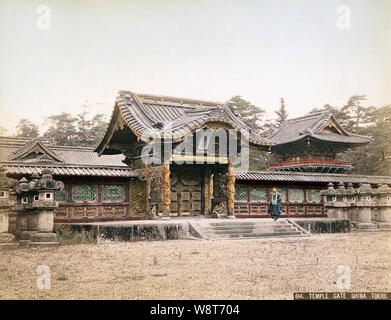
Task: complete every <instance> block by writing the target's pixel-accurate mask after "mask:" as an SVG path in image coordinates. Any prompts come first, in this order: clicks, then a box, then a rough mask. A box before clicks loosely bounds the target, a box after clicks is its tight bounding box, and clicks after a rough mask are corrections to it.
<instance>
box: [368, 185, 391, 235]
mask: <svg viewBox="0 0 391 320" xmlns="http://www.w3.org/2000/svg"><path fill="white" fill-rule="evenodd" d="M374 206H375V209H376V210H375V211H374V214H373V215H372V218H373V219H372V220H374V221H375V222H376V223H377V225H378V226H379V228H380V229H387V230H389V229H391V188H390V187H389V186H387V185H385V184H383V185H381V186H380V187H379V188H378V189H377V190H376V199H375V204H374Z"/></svg>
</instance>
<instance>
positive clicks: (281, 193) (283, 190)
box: [277, 188, 286, 202]
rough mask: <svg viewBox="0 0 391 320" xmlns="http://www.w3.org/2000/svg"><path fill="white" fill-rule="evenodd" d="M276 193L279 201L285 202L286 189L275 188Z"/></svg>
mask: <svg viewBox="0 0 391 320" xmlns="http://www.w3.org/2000/svg"><path fill="white" fill-rule="evenodd" d="M277 192H278V193H279V194H280V196H281V201H282V202H285V201H286V188H277Z"/></svg>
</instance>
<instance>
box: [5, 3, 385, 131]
mask: <svg viewBox="0 0 391 320" xmlns="http://www.w3.org/2000/svg"><path fill="white" fill-rule="evenodd" d="M41 5H44V6H47V7H46V8H49V9H50V12H49V13H50V24H48V20H47V19H46V20H43V17H47V15H46V13H47V11H44V15H43V13H42V11H39V10H38V12H37V9H38V8H40V6H41ZM341 5H342V6H345V7H340V6H341ZM346 6H347V7H346ZM338 8H339V9H338ZM346 8H348V9H350V24H349V17H348V16H346V14H348V11H346V10H347V9H346ZM45 10H46V9H45ZM338 10H342V11H338ZM390 10H391V1H390V0H372V1H369V0H354V1H340V0H327V1H324V0H296V1H293V0H291V1H287V0H270V1H266V0H259V1H255V0H254V1H247V0H237V1H227V0H224V1H217V0H215V1H214V0H207V1H202V0H180V1H179V0H177V1H175V0H170V1H168V0H159V1H158V0H155V1H152V0H151V1H149V0H140V1H138V0H134V1H125V0H124V1H114V0H111V1H102V0H101V1H76V0H75V1H72V0H67V1H65V0H57V1H43V0H39V1H33V0H19V1H14V0H0V126H2V127H4V128H6V129H7V130H8V133H9V134H14V133H15V126H16V124H17V123H18V121H19V120H20V119H22V118H28V119H29V120H31V121H33V122H35V123H37V124H38V125H41V124H42V122H43V120H44V117H45V116H49V115H53V114H58V113H61V112H63V111H66V112H71V113H73V114H77V113H79V112H80V110H81V105H82V104H83V103H84V102H85V101H86V100H88V101H90V102H91V103H97V102H99V103H101V104H100V105H99V106H100V108H99V109H100V110H95V111H104V112H105V113H111V111H112V108H113V104H114V100H115V96H116V94H117V91H118V90H123V89H126V90H131V91H135V92H143V93H152V94H161V95H169V96H180V97H186V98H195V99H203V100H213V101H226V100H228V99H229V98H231V97H232V96H234V95H241V96H242V97H243V98H245V99H246V100H249V101H251V102H252V103H254V104H256V105H258V106H260V107H262V108H264V109H266V110H267V112H268V113H269V115H272V112H273V109H275V108H276V107H277V106H278V104H279V100H280V97H284V99H285V101H286V102H287V107H288V112H289V115H290V117H294V116H300V115H303V114H305V113H307V112H308V111H309V110H311V109H312V108H313V107H321V106H323V105H324V104H326V103H329V104H331V105H333V106H340V105H343V104H345V103H346V101H347V100H348V98H349V97H350V96H352V95H354V94H360V95H361V94H365V95H367V97H368V100H367V103H366V105H374V106H384V105H387V104H390V103H391V11H390ZM43 21H44V22H43ZM42 23H43V25H42ZM48 26H49V29H45V27H48ZM341 26H342V27H341ZM97 109H98V108H97Z"/></svg>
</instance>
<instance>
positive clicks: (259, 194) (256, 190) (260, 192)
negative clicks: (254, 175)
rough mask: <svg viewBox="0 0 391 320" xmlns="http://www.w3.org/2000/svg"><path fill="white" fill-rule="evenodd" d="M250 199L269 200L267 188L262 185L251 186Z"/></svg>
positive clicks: (256, 200)
mask: <svg viewBox="0 0 391 320" xmlns="http://www.w3.org/2000/svg"><path fill="white" fill-rule="evenodd" d="M250 201H252V202H267V188H260V187H252V188H250Z"/></svg>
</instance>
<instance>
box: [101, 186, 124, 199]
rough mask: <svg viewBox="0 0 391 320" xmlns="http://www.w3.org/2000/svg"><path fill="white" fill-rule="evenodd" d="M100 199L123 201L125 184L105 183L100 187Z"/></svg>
mask: <svg viewBox="0 0 391 320" xmlns="http://www.w3.org/2000/svg"><path fill="white" fill-rule="evenodd" d="M102 201H106V202H123V201H125V186H124V185H120V184H105V185H103V187H102Z"/></svg>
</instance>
